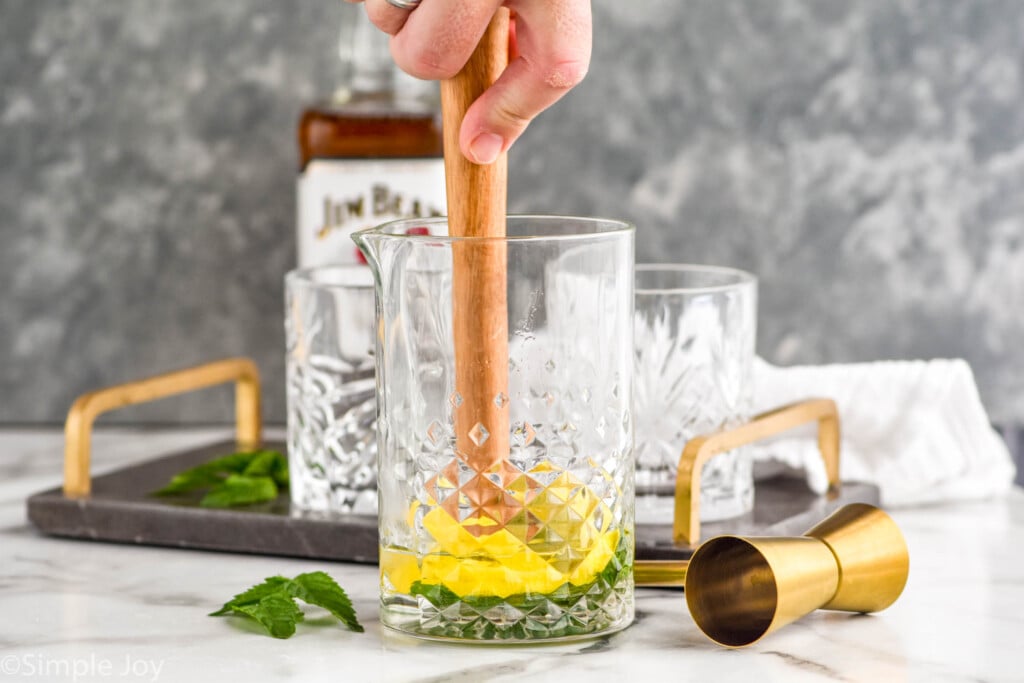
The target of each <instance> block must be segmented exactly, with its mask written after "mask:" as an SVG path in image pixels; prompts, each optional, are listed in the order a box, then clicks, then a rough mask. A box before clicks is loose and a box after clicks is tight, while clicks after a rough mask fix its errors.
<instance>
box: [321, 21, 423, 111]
mask: <svg viewBox="0 0 1024 683" xmlns="http://www.w3.org/2000/svg"><path fill="white" fill-rule="evenodd" d="M355 9H356V10H357V12H358V16H352V15H351V14H347V15H346V16H345V18H344V20H343V22H342V28H341V33H340V38H339V41H338V56H339V58H340V59H341V64H342V74H343V80H342V82H341V85H340V87H338V89H337V90H336V91H335V93H334V101H335V102H336V103H338V104H346V103H355V102H374V101H378V102H382V103H390V104H392V105H401V106H413V107H417V108H420V107H428V108H435V109H436V108H438V106H439V105H438V102H439V98H438V95H437V84H436V83H432V82H430V81H421V80H418V79H416V78H413V77H412V76H409V75H408V74H406V73H405V72H403V71H402V70H401V69H399V68H398V67H397V66H396V65H395V63H394V60H392V58H391V49H390V47H389V42H388V41H389V38H388V35H387V34H386V33H384V32H383V31H380V30H378V29H377V27H376V26H374V25H373V24H371V23H370V21H369V19H367V18H366V16H365V14H364V13H363V12H362V11H361V10H362V8H361V7H356V8H355Z"/></svg>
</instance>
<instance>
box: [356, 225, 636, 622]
mask: <svg viewBox="0 0 1024 683" xmlns="http://www.w3.org/2000/svg"><path fill="white" fill-rule="evenodd" d="M424 233H429V234H424ZM633 235H634V230H633V227H632V226H630V225H628V224H625V223H620V222H616V221H608V220H600V219H592V218H563V217H551V216H513V217H509V218H508V219H507V237H505V238H486V237H479V238H451V237H448V236H447V225H446V222H445V219H443V218H442V219H430V220H426V221H425V220H423V219H413V220H405V221H397V222H394V223H389V224H387V225H384V226H381V227H380V228H375V229H372V230H367V231H363V232H360V233H357V234H356V235H355V240H356V242H357V243H358V244H359V246H360V248H361V249H362V250H363V252H364V253H365V254H366V256H367V258H368V260H369V261H370V263H371V265H372V267H373V269H374V272H375V276H376V294H377V344H376V355H377V388H378V451H379V455H378V458H379V459H378V465H379V470H378V473H379V474H378V476H379V481H378V487H379V515H380V517H379V520H380V567H381V610H382V611H381V621H382V622H383V623H384V625H385V626H388V627H390V628H392V629H396V630H399V631H403V632H407V633H410V634H414V635H417V636H423V637H428V638H438V639H460V640H474V641H482V642H515V641H531V642H532V641H538V640H565V639H573V638H580V637H590V636H594V635H597V634H602V633H608V632H611V631H616V630H619V629H622V628H624V627H626V626H627V625H628V624H629V623H630V622H631V621H632V619H633V576H632V565H633V545H634V535H633V491H634V484H633V415H632V412H631V411H632V398H633V396H632V375H633V343H632V340H633V317H632V316H633ZM484 253H490V254H491V255H492V256H493V255H494V254H499V262H500V263H503V264H504V265H505V277H506V279H505V286H504V287H499V290H500V294H503V295H504V297H503V298H504V299H505V300H506V301H505V304H506V305H507V336H506V335H505V334H501V335H500V338H495V339H494V341H493V343H490V344H489V345H488V352H487V354H485V355H486V362H487V363H491V362H493V361H494V360H495V359H497V360H498V361H499V362H501V364H502V365H503V366H504V365H505V364H506V363H507V383H506V382H505V372H504V371H503V370H502V371H501V372H500V373H499V374H500V380H501V382H503V387H507V388H506V389H504V390H500V391H498V392H496V393H495V395H494V396H487V397H486V400H487V401H489V402H490V403H491V405H489V406H483V407H484V408H486V410H485V411H484V412H483V413H479V414H484V415H487V416H488V417H487V418H486V419H481V420H475V419H474V420H473V421H472V423H469V422H470V420H467V419H465V418H464V417H462V416H464V415H465V414H467V413H466V411H465V404H466V402H467V399H466V397H465V396H463V393H465V392H460V391H459V388H462V387H461V386H457V378H456V367H457V363H456V356H457V355H458V354H457V353H456V348H457V347H458V346H459V344H457V343H456V339H455V334H454V328H455V326H456V324H457V323H458V321H453V294H457V292H454V291H453V275H455V276H456V277H457V275H456V274H455V273H453V270H454V269H453V265H452V264H453V260H457V259H459V258H466V257H469V260H470V261H472V259H473V257H474V255H477V254H484ZM463 262H465V261H463ZM492 284H493V283H492ZM504 322H505V321H504V320H502V324H501V328H502V329H504V327H505V326H504ZM462 346H463V348H464V346H465V345H464V344H463V345H462ZM463 353H464V351H463ZM473 400H474V401H477V402H480V401H481V399H480V398H479V397H476V398H474V399H473ZM478 407H479V406H478ZM484 451H487V452H488V453H490V454H491V456H490V457H489V458H483V459H482V458H480V457H476V456H474V453H477V454H479V453H480V452H484Z"/></svg>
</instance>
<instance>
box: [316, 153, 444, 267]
mask: <svg viewBox="0 0 1024 683" xmlns="http://www.w3.org/2000/svg"><path fill="white" fill-rule="evenodd" d="M297 204H298V221H297V229H298V257H299V259H298V260H299V267H302V268H305V267H309V266H319V265H323V264H327V263H359V262H362V259H361V257H360V254H359V250H358V249H356V245H355V243H354V242H353V241H352V238H351V234H352V233H353V232H355V231H356V230H362V229H363V228H370V227H373V226H375V225H380V224H381V223H386V222H387V221H390V220H395V219H398V218H426V217H429V216H443V215H445V190H444V160H443V159H365V160H364V159H338V160H332V159H314V160H313V161H311V162H310V163H309V165H308V166H306V170H305V171H304V172H303V173H301V174H299V182H298V202H297Z"/></svg>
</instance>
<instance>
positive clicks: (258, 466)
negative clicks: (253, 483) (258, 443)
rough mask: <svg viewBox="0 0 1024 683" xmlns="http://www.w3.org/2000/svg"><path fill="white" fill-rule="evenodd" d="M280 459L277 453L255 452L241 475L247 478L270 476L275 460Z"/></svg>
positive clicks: (280, 456)
mask: <svg viewBox="0 0 1024 683" xmlns="http://www.w3.org/2000/svg"><path fill="white" fill-rule="evenodd" d="M282 457H283V456H282V455H281V454H280V453H278V452H277V451H256V452H255V453H254V454H253V457H252V459H251V460H249V462H248V463H247V464H246V466H245V469H244V470H242V472H241V473H242V474H244V475H246V476H247V477H267V476H270V473H271V472H272V471H273V469H274V465H275V464H277V459H278V458H282Z"/></svg>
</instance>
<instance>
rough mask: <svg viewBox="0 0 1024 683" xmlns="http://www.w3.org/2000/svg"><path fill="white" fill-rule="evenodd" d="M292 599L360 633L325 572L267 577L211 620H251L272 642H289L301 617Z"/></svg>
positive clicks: (341, 593) (340, 592)
mask: <svg viewBox="0 0 1024 683" xmlns="http://www.w3.org/2000/svg"><path fill="white" fill-rule="evenodd" d="M295 598H298V599H300V600H302V601H303V602H306V603H309V604H310V605H316V606H318V607H323V608H325V609H327V610H328V611H329V612H330V613H331V614H333V615H334V616H335V617H337V618H338V619H340V620H341V621H342V623H344V624H345V625H346V626H348V627H349V629H351V630H353V631H357V632H360V633H361V632H362V631H363V627H362V625H361V624H360V623H359V619H358V618H356V611H355V609H354V608H353V607H352V601H351V600H349V598H348V594H347V593H345V590H344V589H343V588H342V587H341V586H339V585H338V583H337V582H336V581H335V580H334V579H332V578H331V577H330V576H329V575H328V574H326V573H325V572H308V573H306V574H299V575H298V576H296V577H295V578H294V579H287V578H285V577H283V576H270V577H267V578H266V579H265V580H264V581H263V583H259V584H256V585H255V586H253V587H252V588H249V589H248V590H245V591H242V592H241V593H239V594H238V595H236V596H235V597H233V598H231V599H230V600H228V601H227V602H226V603H224V606H223V607H221V608H220V609H219V610H217V611H216V612H211V613H210V615H209V616H211V617H221V616H226V615H231V614H239V615H243V616H247V617H251V618H252V619H255V620H256V621H258V622H259V623H260V624H262V625H263V627H264V628H266V629H267V631H268V632H269V633H270V635H272V636H274V637H275V638H290V637H291V636H292V635H293V634H294V633H295V625H296V624H297V623H298V622H300V621H302V620H303V619H304V617H305V615H304V614H303V612H302V610H301V609H300V608H299V606H298V605H297V604H296V603H295Z"/></svg>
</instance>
